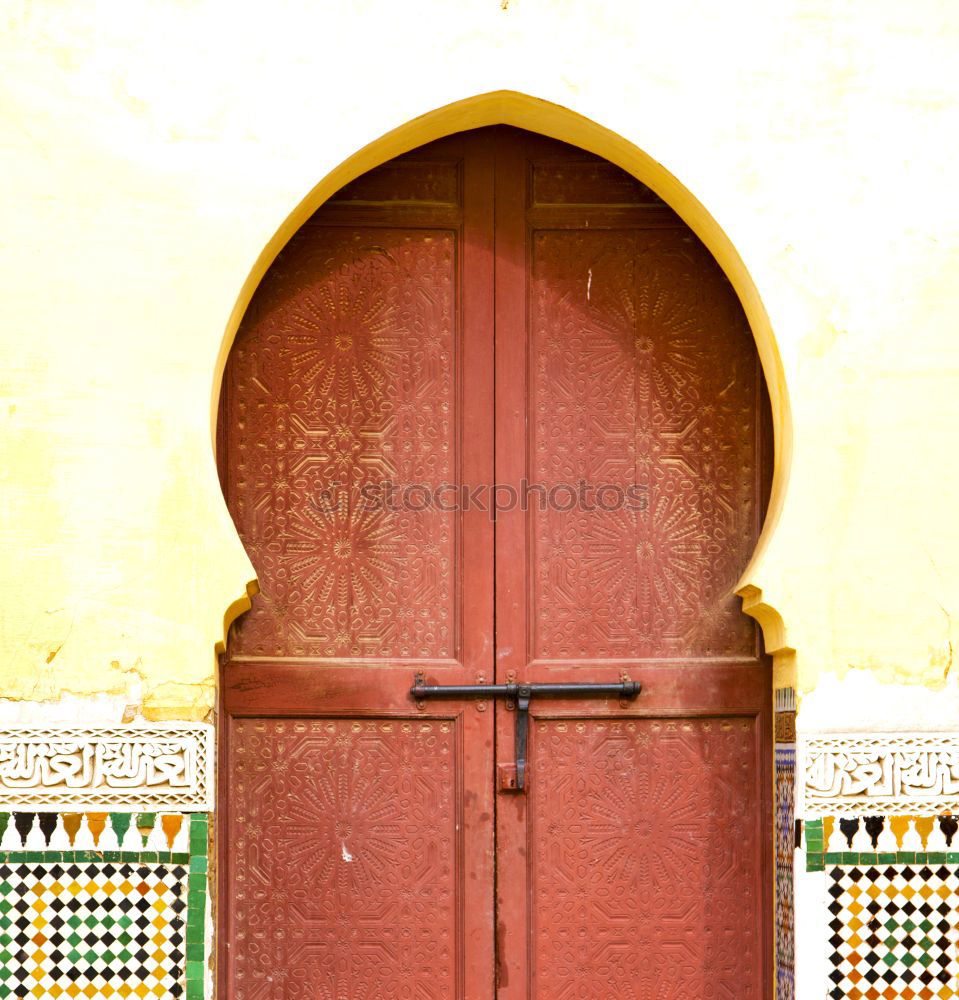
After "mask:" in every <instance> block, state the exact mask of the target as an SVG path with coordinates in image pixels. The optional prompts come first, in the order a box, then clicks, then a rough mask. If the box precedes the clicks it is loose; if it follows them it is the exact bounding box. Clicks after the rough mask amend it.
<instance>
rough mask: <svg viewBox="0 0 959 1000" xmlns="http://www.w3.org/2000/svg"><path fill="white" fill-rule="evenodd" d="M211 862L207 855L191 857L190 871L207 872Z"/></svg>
mask: <svg viewBox="0 0 959 1000" xmlns="http://www.w3.org/2000/svg"><path fill="white" fill-rule="evenodd" d="M208 864H209V862H208V861H207V858H206V856H205V855H198V856H197V857H195V858H190V871H191V872H205V871H206V870H207V866H208Z"/></svg>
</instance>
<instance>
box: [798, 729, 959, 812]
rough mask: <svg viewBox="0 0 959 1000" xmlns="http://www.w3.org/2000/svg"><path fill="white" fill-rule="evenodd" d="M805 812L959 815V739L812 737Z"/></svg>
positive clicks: (939, 736)
mask: <svg viewBox="0 0 959 1000" xmlns="http://www.w3.org/2000/svg"><path fill="white" fill-rule="evenodd" d="M804 760H805V812H806V814H807V815H810V816H815V815H825V814H827V813H830V814H832V813H836V812H843V813H862V812H868V813H876V812H890V811H895V810H900V811H909V812H914V811H916V810H917V809H922V810H923V811H927V812H928V811H932V812H955V811H959V736H945V735H942V734H925V735H923V734H918V735H897V736H889V737H868V736H859V735H843V736H817V737H808V738H807V739H806V741H805V753H804Z"/></svg>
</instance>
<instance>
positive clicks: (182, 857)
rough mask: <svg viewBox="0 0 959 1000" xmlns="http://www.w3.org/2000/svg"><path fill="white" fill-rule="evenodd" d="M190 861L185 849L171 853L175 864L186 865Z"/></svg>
mask: <svg viewBox="0 0 959 1000" xmlns="http://www.w3.org/2000/svg"><path fill="white" fill-rule="evenodd" d="M189 863H190V855H189V854H188V853H187V852H186V851H175V852H174V854H173V864H175V865H188V864H189Z"/></svg>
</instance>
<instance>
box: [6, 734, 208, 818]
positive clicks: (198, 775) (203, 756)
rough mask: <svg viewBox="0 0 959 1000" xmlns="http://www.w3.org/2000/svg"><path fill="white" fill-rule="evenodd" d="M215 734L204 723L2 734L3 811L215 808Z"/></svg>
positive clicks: (205, 809)
mask: <svg viewBox="0 0 959 1000" xmlns="http://www.w3.org/2000/svg"><path fill="white" fill-rule="evenodd" d="M212 732H213V730H212V728H211V727H210V726H207V725H203V724H201V723H164V724H163V725H137V726H117V727H112V728H82V727H64V728H60V727H41V726H9V727H5V728H3V729H2V730H0V806H2V807H3V808H5V809H7V808H9V809H25V808H30V807H43V808H45V809H51V810H57V809H67V808H75V807H80V806H82V807H84V808H94V807H97V806H102V807H104V808H108V809H111V810H114V811H119V812H125V811H131V810H140V809H145V808H154V809H187V810H189V809H192V810H199V811H207V810H209V809H211V808H212V804H211V794H212V788H213V780H212V764H213V749H212Z"/></svg>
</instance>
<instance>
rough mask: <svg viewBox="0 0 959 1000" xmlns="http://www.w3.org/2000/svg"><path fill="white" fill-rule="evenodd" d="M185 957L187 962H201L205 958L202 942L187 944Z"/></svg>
mask: <svg viewBox="0 0 959 1000" xmlns="http://www.w3.org/2000/svg"><path fill="white" fill-rule="evenodd" d="M186 957H187V961H188V962H202V961H203V959H204V958H206V953H205V948H204V944H203V942H202V941H195V942H187V946H186Z"/></svg>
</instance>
